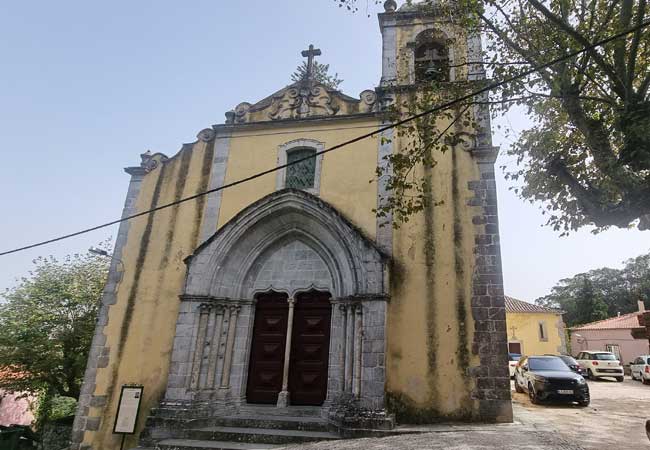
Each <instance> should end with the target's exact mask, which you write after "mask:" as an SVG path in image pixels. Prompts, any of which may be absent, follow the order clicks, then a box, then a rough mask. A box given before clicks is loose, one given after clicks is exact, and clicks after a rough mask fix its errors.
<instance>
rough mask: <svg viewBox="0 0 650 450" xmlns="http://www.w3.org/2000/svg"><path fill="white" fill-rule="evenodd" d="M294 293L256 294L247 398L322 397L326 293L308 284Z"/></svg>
mask: <svg viewBox="0 0 650 450" xmlns="http://www.w3.org/2000/svg"><path fill="white" fill-rule="evenodd" d="M294 297H295V299H294V298H291V299H290V298H289V297H288V295H287V294H285V293H280V292H275V291H270V292H266V293H262V294H258V295H257V296H256V299H257V306H256V311H255V319H254V326H253V340H252V344H251V356H250V362H249V365H248V367H249V373H248V383H247V389H246V398H247V401H248V403H262V404H276V403H278V397H279V395H280V393H281V392H284V393H285V394H284V395H285V400H283V401H285V402H287V403H289V404H291V405H313V406H319V405H322V404H323V402H324V401H325V398H326V397H327V376H328V360H329V342H330V323H331V316H332V305H331V303H330V298H331V294H330V293H329V292H327V291H318V290H314V289H312V290H309V291H307V292H301V293H297V294H295V296H294ZM287 341H289V345H287ZM285 366H286V367H285ZM280 403H282V401H281V402H280Z"/></svg>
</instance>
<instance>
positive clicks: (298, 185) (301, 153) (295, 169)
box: [285, 148, 316, 189]
mask: <svg viewBox="0 0 650 450" xmlns="http://www.w3.org/2000/svg"><path fill="white" fill-rule="evenodd" d="M310 156H313V157H312V158H309V157H310ZM303 158H309V159H306V160H304V161H300V162H299V163H295V162H296V161H299V160H301V159H303ZM292 163H295V164H292ZM287 164H290V165H289V166H288V167H287V173H286V181H285V187H288V188H294V189H310V188H313V187H314V177H315V172H316V150H314V149H311V148H299V149H296V150H292V151H290V152H289V153H288V154H287Z"/></svg>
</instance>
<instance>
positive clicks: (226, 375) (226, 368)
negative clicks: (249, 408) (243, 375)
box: [219, 305, 241, 390]
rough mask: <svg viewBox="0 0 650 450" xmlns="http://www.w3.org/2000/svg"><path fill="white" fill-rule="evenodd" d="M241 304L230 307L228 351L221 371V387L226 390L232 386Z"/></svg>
mask: <svg viewBox="0 0 650 450" xmlns="http://www.w3.org/2000/svg"><path fill="white" fill-rule="evenodd" d="M240 308H241V306H239V305H233V306H230V307H229V308H228V309H229V311H230V319H229V320H228V337H227V340H226V351H225V354H224V360H223V372H222V373H221V385H220V386H219V389H221V390H225V389H228V388H230V368H231V367H232V351H233V347H234V344H235V331H236V330H237V314H239V310H240Z"/></svg>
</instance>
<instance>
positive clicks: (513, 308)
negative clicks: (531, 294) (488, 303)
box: [504, 295, 563, 314]
mask: <svg viewBox="0 0 650 450" xmlns="http://www.w3.org/2000/svg"><path fill="white" fill-rule="evenodd" d="M504 298H505V300H506V312H509V313H549V314H562V312H563V311H560V310H559V309H552V308H546V307H545V306H539V305H535V304H533V303H528V302H525V301H523V300H517V299H516V298H513V297H509V296H507V295H504Z"/></svg>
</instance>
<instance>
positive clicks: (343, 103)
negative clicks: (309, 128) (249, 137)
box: [226, 80, 379, 123]
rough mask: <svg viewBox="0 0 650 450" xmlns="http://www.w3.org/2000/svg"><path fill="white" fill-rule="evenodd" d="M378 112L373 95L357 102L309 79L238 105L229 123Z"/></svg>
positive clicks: (362, 96) (368, 93)
mask: <svg viewBox="0 0 650 450" xmlns="http://www.w3.org/2000/svg"><path fill="white" fill-rule="evenodd" d="M378 110H379V104H378V102H377V94H376V93H375V91H372V90H365V91H363V92H362V93H361V94H360V98H359V99H355V98H353V97H350V96H347V95H345V94H343V93H342V92H340V91H337V90H335V89H331V88H328V87H327V86H325V85H324V84H322V83H318V82H316V81H313V80H302V81H298V82H296V83H294V84H292V85H290V86H287V87H285V88H284V89H281V90H279V91H278V92H276V93H275V94H272V95H271V96H269V97H267V98H265V99H264V100H261V101H259V102H257V103H255V104H250V103H247V102H243V103H240V104H239V105H237V106H236V107H235V110H234V114H232V113H227V114H226V117H227V119H228V120H227V121H229V122H230V123H250V122H265V121H275V120H287V119H304V118H307V117H328V116H342V115H353V114H365V113H372V112H376V111H378Z"/></svg>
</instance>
